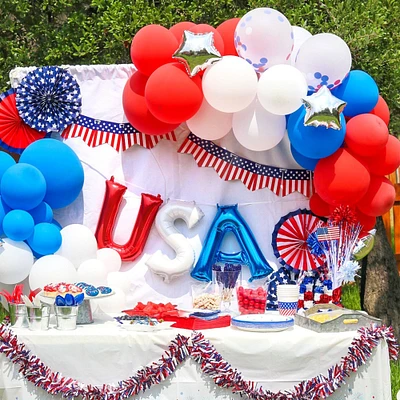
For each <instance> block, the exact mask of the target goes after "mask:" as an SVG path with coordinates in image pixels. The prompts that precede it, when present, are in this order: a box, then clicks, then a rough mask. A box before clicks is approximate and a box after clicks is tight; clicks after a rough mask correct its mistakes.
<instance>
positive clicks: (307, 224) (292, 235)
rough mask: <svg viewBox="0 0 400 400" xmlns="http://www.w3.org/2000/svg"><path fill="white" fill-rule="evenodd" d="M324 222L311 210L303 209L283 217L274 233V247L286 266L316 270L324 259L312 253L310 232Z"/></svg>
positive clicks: (279, 258) (280, 260) (275, 252)
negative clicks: (308, 243)
mask: <svg viewBox="0 0 400 400" xmlns="http://www.w3.org/2000/svg"><path fill="white" fill-rule="evenodd" d="M322 222H323V220H321V219H320V218H318V217H317V216H315V215H314V214H313V213H312V212H311V211H309V210H306V209H302V210H297V211H294V212H291V213H289V214H287V215H285V216H284V217H282V218H281V219H280V220H279V222H278V223H277V224H276V225H275V229H274V232H273V234H272V247H273V249H274V254H275V256H276V258H277V259H278V261H279V262H280V263H281V264H282V265H283V266H284V267H286V268H289V269H293V270H298V271H312V270H316V269H317V268H319V267H320V266H322V265H323V264H324V260H323V259H322V258H320V257H316V256H314V255H313V254H311V252H310V249H309V247H308V245H307V238H308V236H309V234H310V233H312V232H314V231H315V230H316V228H317V227H318V226H319V225H320V224H321V223H322Z"/></svg>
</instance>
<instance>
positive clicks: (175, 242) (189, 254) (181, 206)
mask: <svg viewBox="0 0 400 400" xmlns="http://www.w3.org/2000/svg"><path fill="white" fill-rule="evenodd" d="M203 216H204V214H203V212H202V211H201V210H200V208H199V207H197V206H196V203H195V202H194V201H192V202H189V201H179V200H175V201H169V202H168V203H167V204H165V205H164V206H163V207H162V208H161V209H160V211H159V212H158V214H157V217H156V221H155V225H156V228H157V231H158V233H159V234H160V236H161V237H162V238H163V239H164V240H165V242H166V243H168V244H169V245H170V246H171V247H172V248H173V249H174V250H175V252H176V257H175V258H174V259H172V260H171V259H170V258H169V257H167V256H166V255H165V254H162V253H161V252H160V251H157V252H156V253H155V254H153V255H152V256H151V257H150V258H149V259H148V260H147V262H146V265H147V266H148V267H149V268H150V270H151V271H153V272H154V273H155V274H157V275H160V276H161V277H162V278H163V279H164V281H165V282H167V283H168V282H170V280H171V279H173V278H174V277H176V276H179V275H182V274H184V273H185V272H187V271H189V270H190V268H191V267H192V266H193V264H194V259H195V255H194V251H193V248H192V246H191V244H190V242H189V240H188V239H187V238H186V237H185V236H184V235H182V233H180V232H179V230H178V229H177V228H176V227H175V225H174V222H175V221H176V220H177V219H183V220H184V221H185V222H186V224H187V226H188V228H189V229H191V228H192V227H194V226H195V225H196V224H197V223H198V222H199V221H200V220H201V219H202V218H203Z"/></svg>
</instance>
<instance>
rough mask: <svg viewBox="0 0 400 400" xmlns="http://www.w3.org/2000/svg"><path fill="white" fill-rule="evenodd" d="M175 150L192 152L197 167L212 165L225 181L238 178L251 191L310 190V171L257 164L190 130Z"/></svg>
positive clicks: (307, 193)
mask: <svg viewBox="0 0 400 400" xmlns="http://www.w3.org/2000/svg"><path fill="white" fill-rule="evenodd" d="M178 152H179V153H184V154H191V155H192V156H193V158H194V159H195V161H196V163H197V165H198V166H199V167H212V168H214V170H215V171H216V172H217V174H218V175H219V177H220V178H221V179H223V180H225V181H231V180H237V179H238V180H241V181H242V182H243V184H244V185H245V186H246V187H247V189H249V190H251V191H255V190H259V189H264V188H268V189H270V190H271V191H272V192H274V193H275V194H276V195H278V196H282V197H284V196H287V195H288V194H290V193H293V192H299V193H301V194H303V195H304V196H306V197H310V196H311V194H312V192H313V187H312V173H311V171H306V170H302V169H282V168H278V167H272V166H270V165H262V164H258V163H256V162H254V161H251V160H248V159H246V158H243V157H240V156H238V155H237V154H234V153H231V152H230V151H228V150H225V149H223V148H222V147H220V146H217V145H216V144H215V143H213V142H212V141H209V140H204V139H201V138H199V137H197V136H196V135H194V134H193V133H190V134H189V136H188V137H187V138H186V139H185V141H184V142H183V143H182V145H181V147H180V148H179V150H178Z"/></svg>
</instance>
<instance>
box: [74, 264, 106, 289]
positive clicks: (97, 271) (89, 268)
mask: <svg viewBox="0 0 400 400" xmlns="http://www.w3.org/2000/svg"><path fill="white" fill-rule="evenodd" d="M78 280H79V281H80V282H85V283H89V284H90V285H93V286H102V285H105V284H106V283H107V270H106V267H105V265H104V263H103V261H101V260H97V259H95V258H94V259H90V260H86V261H84V262H83V263H82V264H81V265H80V266H79V268H78Z"/></svg>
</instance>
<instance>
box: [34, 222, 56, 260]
mask: <svg viewBox="0 0 400 400" xmlns="http://www.w3.org/2000/svg"><path fill="white" fill-rule="evenodd" d="M61 243H62V237H61V232H60V230H59V229H58V227H57V226H56V225H53V224H49V223H47V222H43V223H41V224H37V225H36V226H35V228H34V230H33V235H31V236H30V237H29V238H28V245H29V247H30V248H31V249H32V250H33V251H34V252H35V253H37V254H40V255H42V256H47V255H49V254H54V253H55V252H56V251H57V250H58V249H59V248H60V247H61Z"/></svg>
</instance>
